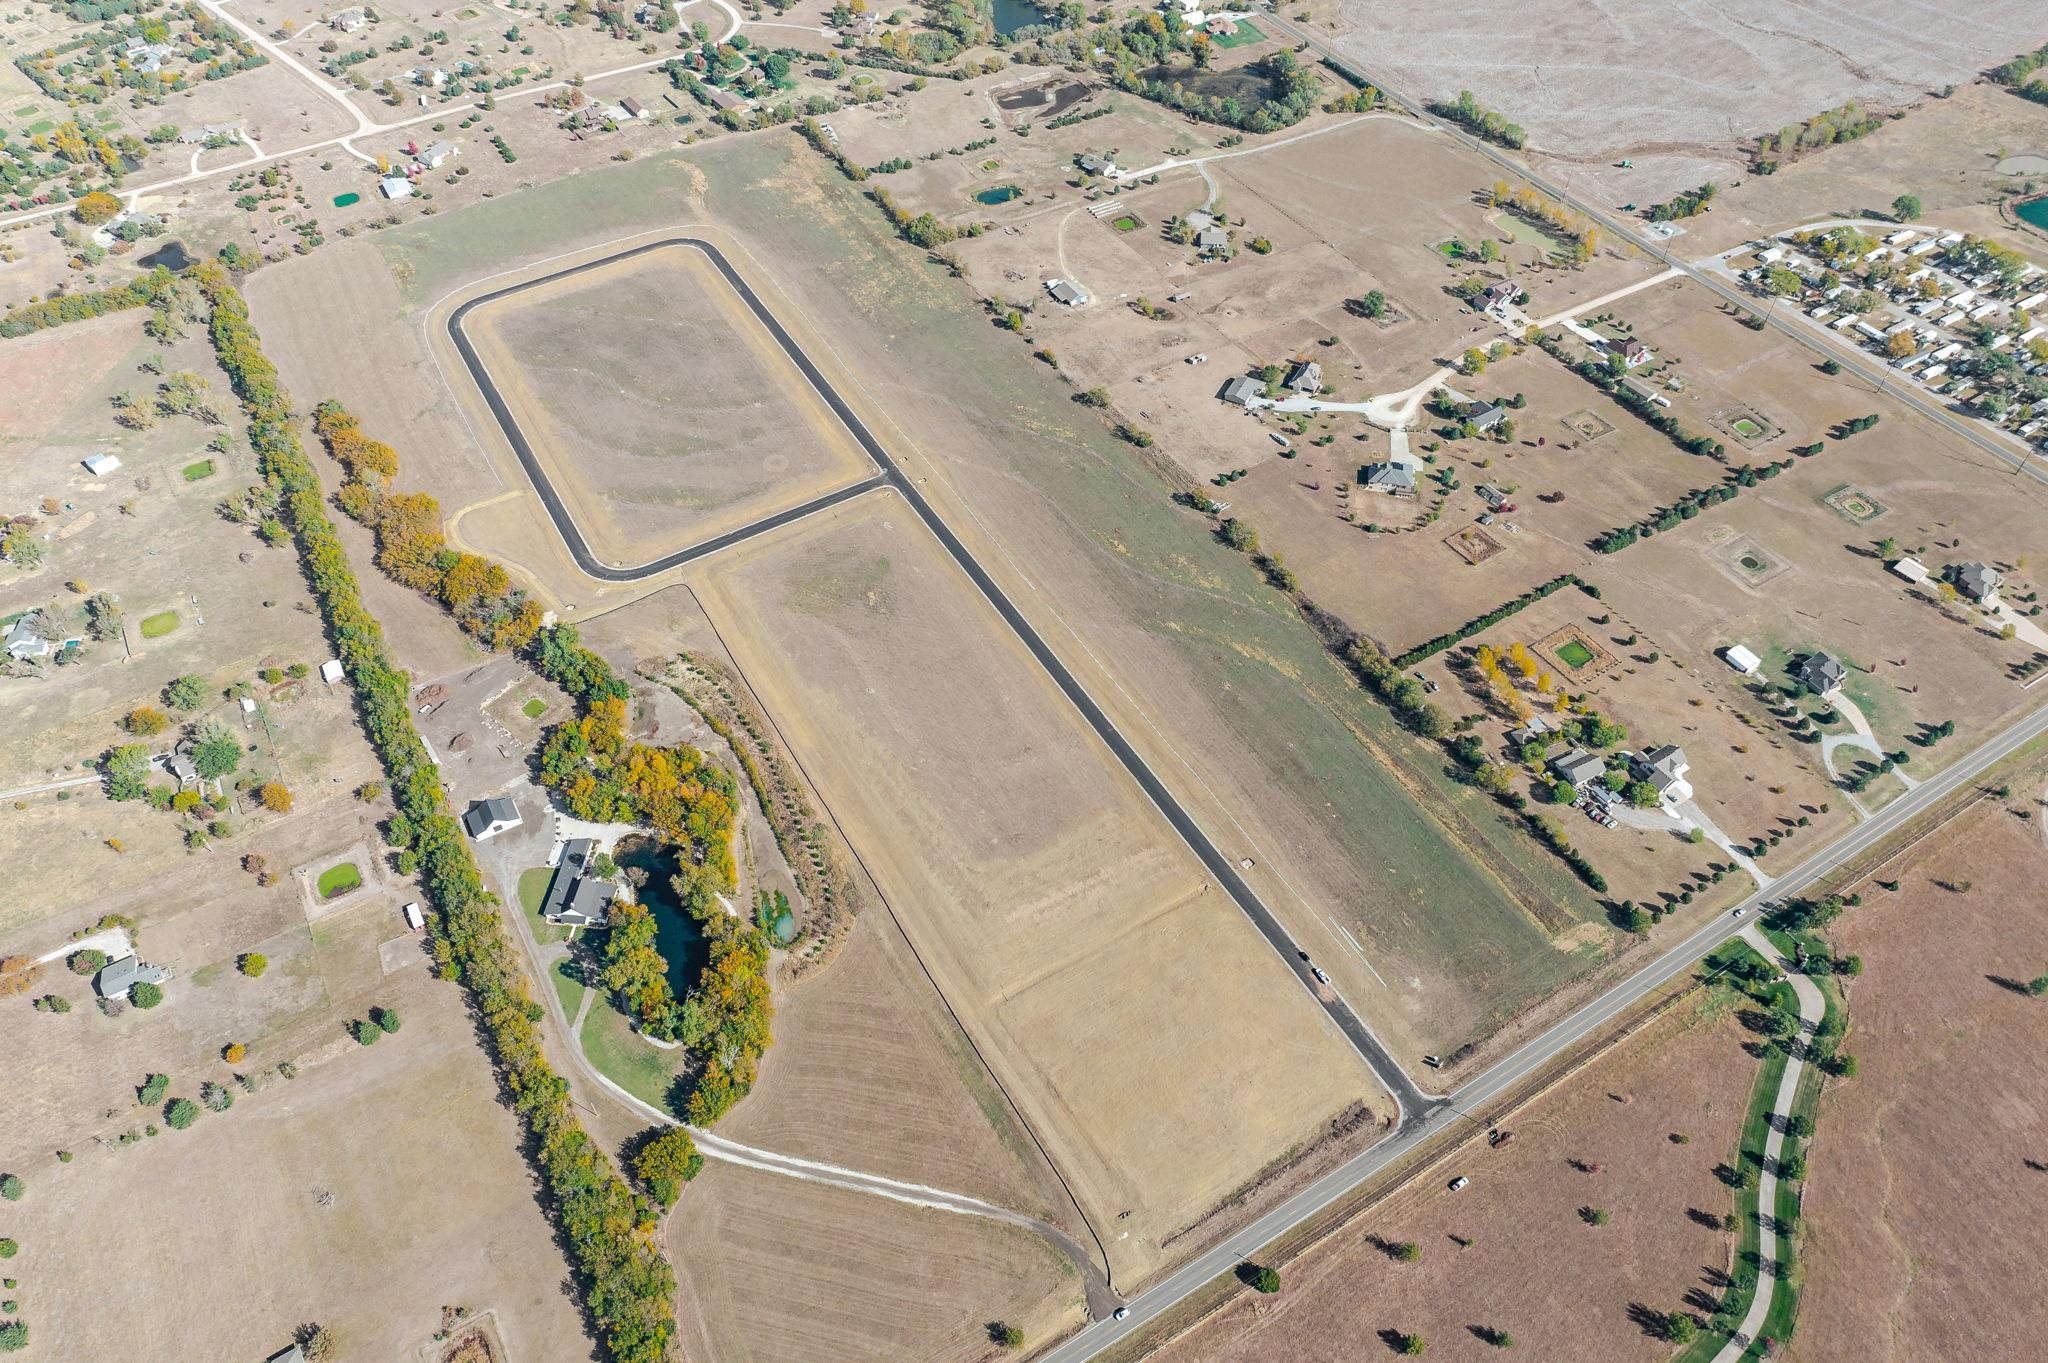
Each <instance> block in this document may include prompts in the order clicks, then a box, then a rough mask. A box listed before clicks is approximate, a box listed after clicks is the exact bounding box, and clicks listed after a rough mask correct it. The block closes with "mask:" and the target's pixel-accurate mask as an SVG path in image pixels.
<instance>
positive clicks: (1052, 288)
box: [1045, 279, 1088, 308]
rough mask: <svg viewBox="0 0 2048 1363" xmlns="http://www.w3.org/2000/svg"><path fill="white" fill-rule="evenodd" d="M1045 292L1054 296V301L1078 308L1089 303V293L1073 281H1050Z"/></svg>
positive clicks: (1046, 283)
mask: <svg viewBox="0 0 2048 1363" xmlns="http://www.w3.org/2000/svg"><path fill="white" fill-rule="evenodd" d="M1045 291H1046V292H1047V293H1049V294H1051V295H1052V301H1053V302H1055V303H1063V304H1065V305H1066V306H1067V307H1070V308H1078V307H1080V306H1081V305H1082V304H1083V303H1085V302H1087V301H1088V292H1087V290H1085V289H1083V288H1082V287H1081V286H1080V285H1078V284H1076V283H1074V281H1073V280H1071V279H1048V280H1046V281H1045Z"/></svg>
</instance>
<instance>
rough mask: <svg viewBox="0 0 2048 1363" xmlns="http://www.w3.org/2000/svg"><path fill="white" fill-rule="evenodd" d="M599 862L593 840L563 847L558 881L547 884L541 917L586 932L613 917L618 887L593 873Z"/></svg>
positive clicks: (579, 840)
mask: <svg viewBox="0 0 2048 1363" xmlns="http://www.w3.org/2000/svg"><path fill="white" fill-rule="evenodd" d="M596 860H597V842H596V840H595V839H592V838H571V839H570V840H569V841H568V842H567V843H566V844H564V845H563V847H562V858H561V860H560V861H559V862H557V863H556V865H555V878H554V879H553V880H550V881H549V882H548V892H547V896H546V898H544V899H542V900H541V904H540V916H541V917H542V918H545V919H547V921H548V922H550V923H558V924H561V925H562V926H564V927H572V928H583V927H589V926H590V925H591V924H592V923H602V922H604V921H605V919H606V917H608V916H609V915H610V913H611V907H612V900H614V899H616V898H618V894H619V887H618V886H617V885H615V884H613V883H612V882H611V881H609V880H605V879H602V878H600V877H599V876H597V875H596V874H594V873H593V872H592V871H591V863H592V862H594V861H596Z"/></svg>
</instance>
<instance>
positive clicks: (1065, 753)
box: [701, 497, 1377, 1279]
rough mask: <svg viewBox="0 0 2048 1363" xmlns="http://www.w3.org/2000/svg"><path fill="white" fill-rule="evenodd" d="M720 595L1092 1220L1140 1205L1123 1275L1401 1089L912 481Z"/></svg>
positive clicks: (784, 723)
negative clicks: (1356, 1051)
mask: <svg viewBox="0 0 2048 1363" xmlns="http://www.w3.org/2000/svg"><path fill="white" fill-rule="evenodd" d="M701 594H702V596H703V599H704V603H705V607H706V610H707V612H708V613H709V614H710V616H711V617H712V619H713V620H714V622H716V623H717V624H718V626H719V629H720V632H721V634H722V636H723V637H724V639H725V641H726V644H727V646H728V647H729V648H730V649H731V650H732V653H733V656H734V657H735V659H736V660H737V662H738V663H739V665H740V666H741V667H742V669H743V670H744V671H745V674H746V675H747V677H748V679H749V680H750V682H751V683H752V685H753V686H754V688H755V690H756V691H757V692H758V693H759V694H760V696H761V698H762V700H763V702H764V704H765V707H766V709H767V711H768V714H769V715H770V717H771V718H773V719H774V720H775V721H776V723H777V724H778V725H779V726H780V727H781V728H782V730H783V732H784V733H785V734H786V735H787V736H788V738H789V741H790V743H791V745H792V747H793V749H794V750H795V751H796V752H797V753H798V754H799V756H800V758H801V760H803V761H804V762H805V764H806V767H807V769H808V770H809V771H810V772H811V773H812V776H813V779H815V780H816V781H817V782H818V784H819V789H820V792H821V794H822V795H823V797H824V799H825V800H826V801H827V803H828V805H829V806H830V808H831V809H832V810H833V811H834V813H835V814H836V816H837V817H838V819H839V820H840V822H841V823H842V826H843V827H845V829H846V831H847V833H848V835H849V837H850V838H851V839H852V841H853V843H854V845H855V847H857V848H859V849H860V850H861V853H862V856H863V858H864V860H865V862H866V864H867V866H868V867H869V869H870V870H871V871H872V872H873V874H874V875H875V878H876V880H877V882H878V883H879V884H880V886H881V888H882V891H883V893H885V894H887V895H888V896H889V897H890V902H891V903H892V904H893V905H894V906H895V909H896V912H897V913H899V914H900V915H902V916H903V921H904V922H905V924H906V928H907V930H908V931H909V934H910V936H911V938H912V940H913V942H915V943H917V944H918V946H919V949H920V952H921V954H922V955H923V957H924V960H925V962H926V965H927V967H928V968H929V969H930V970H931V971H932V973H933V976H934V977H935V978H936V979H937V981H938V982H939V986H940V988H941V990H942V991H943V992H944V993H945V995H946V997H947V998H948V999H949V1000H950V1001H951V1002H952V1004H953V1006H954V1008H956V1009H957V1010H959V1012H960V1013H961V1014H962V1016H963V1017H964V1018H965V1019H967V1026H968V1027H969V1029H970V1031H971V1032H972V1033H973V1034H975V1035H976V1037H977V1040H978V1041H979V1043H980V1044H981V1046H982V1048H983V1051H984V1053H985V1054H987V1055H988V1056H989V1057H990V1062H991V1064H993V1065H994V1066H995V1067H996V1069H997V1072H998V1073H999V1074H1001V1075H1002V1076H1003V1077H1004V1081H1005V1084H1006V1085H1007V1086H1008V1087H1009V1089H1010V1091H1011V1093H1012V1095H1013V1097H1014V1098H1015V1099H1016V1101H1017V1102H1018V1104H1019V1106H1020V1107H1021V1108H1022V1110H1023V1111H1024V1113H1025V1114H1026V1116H1027V1118H1029V1119H1030V1120H1031V1121H1032V1122H1033V1124H1034V1126H1035V1127H1036V1128H1037V1130H1038V1131H1039V1133H1040V1137H1041V1139H1043V1140H1044V1141H1045V1142H1046V1144H1047V1147H1048V1148H1049V1149H1050V1151H1051V1152H1052V1156H1053V1159H1054V1161H1055V1162H1056V1163H1058V1164H1059V1165H1060V1167H1061V1168H1062V1169H1063V1170H1064V1171H1065V1172H1066V1174H1067V1177H1068V1179H1069V1181H1070V1182H1071V1183H1072V1184H1073V1186H1074V1188H1075V1191H1076V1195H1077V1196H1078V1197H1079V1198H1080V1200H1081V1204H1082V1206H1083V1207H1084V1208H1085V1209H1087V1210H1088V1212H1089V1214H1090V1217H1091V1219H1092V1220H1094V1221H1095V1222H1096V1224H1098V1225H1107V1224H1109V1223H1110V1222H1112V1221H1113V1220H1114V1219H1115V1218H1116V1217H1117V1216H1118V1215H1119V1214H1120V1213H1122V1212H1124V1211H1125V1210H1126V1209H1128V1210H1129V1211H1130V1213H1131V1219H1130V1220H1129V1221H1128V1222H1126V1223H1125V1228H1127V1229H1128V1231H1129V1238H1128V1240H1120V1241H1118V1242H1116V1243H1114V1244H1113V1245H1112V1257H1113V1260H1114V1261H1115V1263H1116V1272H1117V1276H1118V1277H1119V1278H1120V1279H1124V1278H1126V1275H1128V1276H1129V1277H1137V1276H1142V1275H1143V1274H1144V1273H1146V1272H1148V1271H1149V1270H1150V1269H1152V1268H1154V1267H1156V1266H1157V1265H1158V1264H1159V1262H1160V1261H1161V1258H1162V1247H1163V1242H1164V1241H1165V1240H1167V1239H1168V1238H1169V1237H1172V1236H1173V1235H1175V1234H1176V1233H1178V1232H1182V1231H1184V1230H1186V1229H1187V1228H1189V1227H1190V1226H1193V1225H1194V1224H1196V1223H1198V1222H1200V1221H1202V1220H1203V1219H1204V1218H1205V1217H1206V1216H1207V1215H1208V1214H1209V1212H1210V1211H1211V1209H1212V1208H1214V1206H1215V1205H1216V1204H1217V1203H1218V1202H1219V1201H1220V1200H1221V1199H1223V1198H1224V1197H1226V1196H1228V1195H1229V1194H1230V1193H1231V1192H1233V1191H1234V1190H1236V1189H1237V1188H1238V1187H1239V1186H1240V1185H1241V1184H1244V1183H1246V1182H1248V1181H1249V1180H1251V1179H1252V1178H1253V1177H1254V1176H1255V1175H1257V1174H1258V1173H1259V1171H1260V1170H1261V1169H1262V1168H1263V1167H1264V1166H1265V1165H1266V1163H1267V1162H1268V1161H1269V1160H1271V1159H1273V1158H1274V1157H1275V1155H1276V1154H1277V1153H1279V1152H1281V1151H1284V1150H1286V1149H1288V1148H1289V1147H1290V1146H1292V1145H1295V1144H1297V1143H1301V1142H1304V1141H1305V1140H1306V1139H1308V1138H1309V1137H1310V1135H1311V1133H1312V1131H1313V1130H1314V1129H1316V1128H1318V1127H1319V1126H1321V1125H1322V1124H1323V1123H1324V1122H1325V1120H1326V1119H1328V1118H1329V1117H1331V1116H1333V1115H1334V1114H1335V1113H1336V1112H1338V1111H1339V1110H1340V1109H1342V1108H1344V1107H1345V1106H1347V1105H1348V1104H1349V1103H1351V1102H1352V1101H1355V1100H1356V1099H1358V1098H1360V1097H1366V1098H1367V1101H1368V1102H1369V1103H1370V1102H1374V1101H1377V1098H1376V1097H1375V1096H1371V1095H1372V1094H1373V1090H1372V1088H1371V1081H1370V1078H1369V1076H1368V1075H1367V1074H1366V1072H1365V1070H1364V1069H1363V1067H1362V1066H1361V1065H1360V1064H1359V1063H1358V1061H1357V1059H1356V1057H1355V1056H1354V1055H1353V1054H1352V1053H1351V1052H1350V1051H1349V1048H1348V1047H1347V1046H1345V1045H1344V1043H1343V1042H1342V1041H1341V1039H1340V1038H1339V1037H1338V1036H1337V1035H1336V1034H1335V1033H1334V1031H1332V1030H1330V1029H1329V1028H1328V1027H1327V1026H1326V1025H1325V1024H1324V1023H1323V1021H1322V1019H1321V1018H1320V1017H1316V1016H1314V1015H1313V1005H1312V1004H1311V1003H1310V1002H1309V1001H1308V1000H1307V999H1305V998H1303V997H1301V996H1300V995H1299V994H1298V993H1296V992H1295V991H1294V990H1293V989H1291V988H1290V987H1289V985H1288V982H1287V980H1286V977H1285V972H1284V969H1283V968H1282V967H1281V966H1280V964H1279V962H1277V961H1276V960H1273V959H1272V958H1271V957H1270V955H1269V954H1268V953H1267V952H1266V951H1264V950H1263V949H1262V948H1261V947H1260V946H1259V945H1258V944H1257V943H1256V942H1254V941H1253V940H1252V938H1251V936H1250V931H1251V930H1250V928H1249V926H1248V925H1247V924H1246V923H1245V922H1244V921H1243V920H1242V918H1241V917H1240V916H1239V915H1238V913H1237V911H1236V909H1235V908H1234V907H1232V906H1230V905H1229V904H1228V903H1227V901H1225V900H1224V899H1223V898H1222V897H1221V896H1220V895H1219V894H1216V893H1213V892H1211V887H1210V886H1209V883H1208V881H1207V879H1206V877H1204V876H1203V875H1202V874H1201V873H1200V871H1199V868H1198V866H1197V865H1196V863H1195V862H1194V861H1193V859H1192V857H1191V856H1189V855H1188V853H1187V852H1186V851H1185V849H1184V848H1182V847H1181V846H1180V845H1179V844H1178V843H1177V842H1175V841H1173V840H1171V839H1170V837H1169V835H1168V834H1167V832H1166V830H1165V829H1164V828H1163V827H1162V826H1160V824H1159V823H1158V821H1157V817H1156V815H1155V814H1154V813H1153V812H1152V810H1151V809H1150V807H1149V806H1148V805H1146V804H1145V803H1144V802H1143V800H1142V799H1141V797H1140V796H1139V795H1138V793H1137V791H1136V790H1135V788H1133V787H1131V786H1130V785H1129V784H1128V782H1127V781H1126V780H1125V779H1124V778H1123V777H1122V776H1121V774H1116V775H1110V774H1108V773H1107V772H1105V771H1104V768H1103V766H1102V764H1103V763H1104V762H1105V761H1107V756H1106V754H1103V753H1102V752H1101V751H1100V749H1099V748H1097V747H1096V745H1095V743H1094V741H1093V740H1092V739H1091V738H1088V737H1086V736H1085V735H1084V732H1083V731H1082V730H1081V729H1080V727H1079V722H1078V720H1077V718H1076V717H1075V716H1073V714H1072V712H1071V711H1070V710H1069V709H1068V708H1067V706H1066V704H1065V702H1064V701H1063V700H1062V699H1061V698H1060V697H1059V696H1058V695H1057V694H1056V693H1055V692H1054V691H1053V690H1052V688H1051V683H1050V681H1049V680H1047V679H1046V678H1044V676H1043V674H1042V673H1040V672H1039V671H1038V669H1037V668H1036V666H1035V664H1033V663H1032V662H1031V661H1030V660H1029V658H1028V657H1027V655H1025V653H1024V652H1023V648H1022V645H1021V644H1019V643H1017V642H1016V641H1015V640H1014V638H1012V637H1010V636H1009V635H1008V634H1007V633H1006V632H1004V631H1002V630H1001V629H1000V626H999V625H998V623H997V622H996V620H995V619H994V617H993V616H992V615H990V614H989V613H988V612H987V610H986V608H985V606H984V605H983V604H982V603H981V602H980V600H979V599H978V598H977V597H976V596H975V595H974V594H973V593H972V592H971V591H970V590H969V589H968V587H967V584H966V582H965V580H964V579H962V578H960V577H959V576H958V575H957V573H956V571H955V570H954V569H953V568H952V566H951V565H950V564H949V563H947V562H946V561H945V560H944V559H943V557H942V556H941V553H940V550H939V548H938V546H937V544H936V543H935V542H933V541H932V540H930V539H929V537H928V536H926V535H925V534H924V532H923V531H922V530H921V529H919V528H918V527H917V526H916V524H915V522H914V521H912V520H911V519H910V517H909V516H908V514H907V513H906V512H905V511H904V510H903V508H902V507H901V506H900V505H899V504H897V503H896V502H895V501H894V500H893V499H891V498H886V497H873V498H869V499H864V500H863V501H861V502H859V503H855V504H852V505H850V506H848V507H844V508H840V509H838V510H836V511H834V512H832V513H827V514H825V515H823V516H820V517H817V518H814V519H812V520H811V521H808V522H805V523H804V524H803V525H801V526H800V527H797V528H796V530H795V533H782V534H777V535H774V536H770V537H764V538H763V539H760V540H755V541H753V542H751V543H750V544H748V545H746V546H743V547H742V548H740V549H739V550H737V551H735V552H734V553H733V554H732V555H730V556H726V557H722V558H720V559H718V560H716V561H715V562H714V564H713V566H712V568H711V569H710V571H709V573H708V574H707V579H706V581H705V583H704V586H703V588H702V589H701ZM1135 953H1142V955H1143V956H1144V958H1145V959H1146V961H1147V963H1148V968H1147V974H1148V977H1149V978H1148V979H1147V981H1146V982H1145V984H1144V985H1143V986H1142V987H1141V986H1140V985H1139V984H1138V982H1137V981H1136V980H1134V979H1133V978H1132V976H1131V974H1130V971H1129V969H1128V965H1127V961H1128V959H1129V958H1130V957H1131V956H1132V955H1133V954H1135ZM1224 1016H1227V1017H1229V1018H1231V1019H1232V1020H1233V1021H1232V1033H1233V1037H1234V1039H1233V1042H1232V1044H1231V1045H1230V1046H1228V1047H1226V1048H1221V1049H1219V1048H1217V1047H1214V1046H1212V1045H1210V1044H1208V1040H1207V1038H1208V1037H1209V1036H1210V1035H1211V1034H1212V1032H1213V1028H1214V1020H1215V1019H1216V1018H1218V1017H1224ZM1283 1032H1284V1033H1286V1035H1287V1036H1288V1040H1287V1041H1285V1042H1284V1043H1283V1042H1282V1041H1281V1040H1280V1037H1281V1034H1282V1033H1283ZM1196 1075H1199V1076H1201V1077H1200V1079H1199V1081H1197V1080H1196V1079H1195V1076H1196ZM1139 1095H1143V1096H1142V1099H1141V1098H1140V1097H1139Z"/></svg>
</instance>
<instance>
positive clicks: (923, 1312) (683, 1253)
mask: <svg viewBox="0 0 2048 1363" xmlns="http://www.w3.org/2000/svg"><path fill="white" fill-rule="evenodd" d="M667 1240H668V1247H669V1250H670V1253H671V1255H672V1257H673V1259H674V1261H675V1265H676V1276H677V1278H678V1279H679V1280H680V1286H681V1291H680V1293H679V1294H678V1298H677V1303H676V1322H677V1337H678V1339H679V1341H680V1343H681V1345H682V1349H681V1352H682V1353H683V1354H684V1355H686V1356H687V1357H688V1358H690V1359H692V1360H696V1359H716V1360H719V1363H784V1360H788V1359H806V1360H819V1361H820V1363H825V1361H826V1360H834V1361H836V1360H846V1361H847V1363H853V1360H864V1359H884V1358H886V1359H891V1360H902V1361H903V1363H910V1361H911V1360H917V1361H918V1363H925V1361H926V1360H931V1361H932V1363H936V1361H937V1360H941V1359H946V1360H958V1359H972V1358H984V1357H987V1356H988V1355H989V1354H990V1353H991V1352H992V1351H991V1349H990V1347H989V1336H988V1322H990V1321H1002V1322H1004V1323H1005V1324H1010V1325H1015V1326H1017V1327H1018V1328H1019V1329H1021V1330H1023V1331H1024V1337H1025V1339H1026V1341H1027V1342H1028V1343H1030V1344H1032V1345H1034V1346H1035V1345H1039V1344H1043V1343H1044V1342H1045V1341H1046V1340H1047V1339H1049V1338H1051V1337H1053V1336H1054V1335H1057V1334H1059V1333H1060V1332H1062V1331H1064V1330H1067V1329H1071V1328H1072V1327H1073V1326H1075V1325H1078V1324H1080V1322H1081V1315H1082V1302H1081V1281H1080V1279H1079V1278H1078V1277H1076V1276H1075V1274H1074V1271H1073V1269H1072V1267H1071V1266H1070V1265H1068V1264H1067V1263H1066V1261H1065V1260H1063V1259H1061V1258H1060V1256H1059V1255H1058V1254H1057V1253H1056V1252H1055V1251H1054V1250H1053V1249H1052V1248H1051V1247H1050V1246H1049V1245H1047V1244H1046V1243H1045V1242H1044V1241H1043V1240H1040V1239H1039V1238H1038V1237H1036V1236H1034V1235H1033V1234H1032V1233H1031V1232H1029V1231H1027V1230H1024V1229H1022V1228H1021V1227H1017V1226H1011V1225H1005V1224H1003V1223H1001V1222H998V1221H991V1220H987V1219H984V1218H982V1217H975V1216H961V1215H958V1214H955V1213H952V1212H941V1211H931V1210H928V1209H925V1208H920V1207H912V1206H908V1205H906V1204H904V1203H901V1202H891V1201H887V1200H884V1199H882V1198H877V1197H869V1196H865V1195H863V1194H860V1193H855V1192H849V1191H847V1190H845V1189H843V1188H835V1187H831V1186H829V1185H827V1184H823V1183H809V1182H803V1181H799V1180H794V1179H787V1178H779V1177H777V1176H776V1175H774V1174H766V1173H761V1172H759V1171H757V1170H753V1169H748V1168H744V1167H742V1166H738V1165H732V1164H725V1163H716V1164H713V1165H711V1166H710V1167H708V1168H706V1169H705V1171H704V1173H703V1174H702V1175H701V1176H700V1177H699V1178H698V1180H697V1182H696V1183H695V1184H693V1185H692V1186H691V1188H690V1191H689V1193H688V1194H687V1195H686V1196H685V1198H684V1200H683V1203H682V1206H681V1208H680V1209H679V1210H678V1212H677V1214H676V1215H675V1216H673V1217H671V1218H670V1220H669V1222H668V1233H667Z"/></svg>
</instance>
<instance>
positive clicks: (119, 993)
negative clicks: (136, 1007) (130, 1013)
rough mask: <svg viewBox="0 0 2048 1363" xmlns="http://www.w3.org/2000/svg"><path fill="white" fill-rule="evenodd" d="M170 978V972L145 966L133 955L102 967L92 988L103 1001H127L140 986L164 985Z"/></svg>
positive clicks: (157, 967)
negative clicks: (131, 993) (132, 990)
mask: <svg viewBox="0 0 2048 1363" xmlns="http://www.w3.org/2000/svg"><path fill="white" fill-rule="evenodd" d="M169 978H170V973H169V972H168V971H166V970H164V969H162V968H161V967H159V966H153V965H145V964H144V963H143V961H142V959H141V958H140V957H138V956H135V955H132V954H131V955H127V956H123V957H122V958H121V959H120V960H118V961H108V962H107V963H106V964H105V965H103V966H101V967H100V973H99V974H97V975H95V976H93V979H92V987H93V988H94V989H97V990H98V991H99V995H100V997H101V998H103V999H125V998H127V997H128V991H129V990H131V989H133V988H134V987H135V986H136V985H138V984H162V983H163V982H164V981H165V980H167V979H169Z"/></svg>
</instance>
